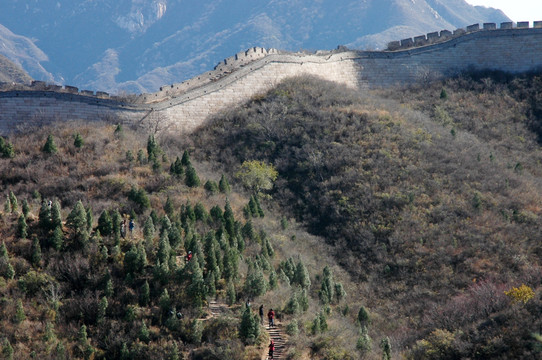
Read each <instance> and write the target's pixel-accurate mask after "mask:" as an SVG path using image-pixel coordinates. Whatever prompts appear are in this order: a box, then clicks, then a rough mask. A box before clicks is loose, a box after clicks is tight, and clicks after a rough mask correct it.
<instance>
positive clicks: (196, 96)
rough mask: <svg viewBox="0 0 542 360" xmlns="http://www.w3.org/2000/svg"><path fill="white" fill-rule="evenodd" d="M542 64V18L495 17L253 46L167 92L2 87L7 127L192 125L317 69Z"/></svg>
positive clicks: (2, 124) (452, 70) (333, 75)
mask: <svg viewBox="0 0 542 360" xmlns="http://www.w3.org/2000/svg"><path fill="white" fill-rule="evenodd" d="M540 68H542V22H534V24H533V27H532V28H531V27H529V23H528V22H519V23H517V24H514V23H501V24H500V27H497V25H496V24H494V23H485V24H483V26H482V27H480V25H479V24H474V25H471V26H468V27H467V28H466V29H457V30H455V31H454V32H451V31H447V30H442V31H440V32H433V33H429V34H427V35H421V36H417V37H414V38H413V39H412V38H409V39H404V40H401V41H394V42H391V43H389V45H388V49H387V50H384V51H353V50H348V49H342V48H338V49H337V50H333V51H318V52H316V53H312V54H307V53H288V52H283V51H278V50H275V49H271V50H266V49H263V48H257V47H254V48H251V49H249V50H247V51H246V52H241V53H239V54H236V55H235V56H232V57H231V58H228V59H225V60H224V61H222V62H220V63H219V64H218V65H217V66H216V67H215V69H214V70H213V71H209V72H206V73H204V74H201V75H199V76H197V77H195V78H193V79H190V80H187V81H184V82H182V83H179V84H172V85H168V86H163V87H162V88H160V91H158V92H156V93H151V94H141V95H137V96H136V95H134V96H131V97H118V96H110V95H109V94H107V93H104V92H96V93H94V92H93V91H86V90H82V91H79V89H77V88H74V87H71V86H64V87H61V86H58V85H50V84H46V83H43V82H40V81H35V82H33V83H32V84H29V85H26V86H22V85H21V86H19V87H14V86H13V85H10V86H4V87H2V86H0V133H9V132H12V131H15V130H17V129H18V128H20V125H40V124H47V123H50V122H53V121H72V120H83V121H93V120H108V119H112V120H113V121H115V122H122V123H124V124H130V125H137V126H142V127H153V128H154V129H155V130H158V131H176V132H190V131H193V130H194V129H196V128H197V127H198V126H200V125H201V124H203V123H204V121H205V120H206V119H207V118H208V117H209V116H211V115H213V114H217V113H219V112H220V111H224V110H225V109H227V108H229V107H232V106H234V105H236V104H241V103H243V102H244V101H247V100H248V99H250V98H251V97H253V96H254V95H256V94H259V93H263V92H265V91H267V90H269V89H270V88H272V87H273V86H274V85H275V84H277V83H278V82H280V81H281V80H283V79H285V78H287V77H292V76H299V75H313V76H317V77H320V78H323V79H325V80H329V81H333V82H337V83H340V84H344V85H345V86H348V87H351V88H357V89H367V88H375V87H388V86H394V85H404V84H409V83H413V82H418V81H429V80H432V79H438V78H442V77H446V76H452V75H454V74H457V73H459V72H461V71H465V70H485V69H490V70H501V71H505V72H510V73H522V72H526V71H532V70H538V69H540Z"/></svg>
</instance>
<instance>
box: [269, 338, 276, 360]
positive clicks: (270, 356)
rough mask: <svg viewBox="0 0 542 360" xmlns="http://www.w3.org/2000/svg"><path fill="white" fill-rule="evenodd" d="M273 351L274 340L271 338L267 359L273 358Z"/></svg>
mask: <svg viewBox="0 0 542 360" xmlns="http://www.w3.org/2000/svg"><path fill="white" fill-rule="evenodd" d="M273 352H275V342H274V341H273V340H271V343H270V344H269V359H273Z"/></svg>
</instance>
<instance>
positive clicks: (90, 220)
mask: <svg viewBox="0 0 542 360" xmlns="http://www.w3.org/2000/svg"><path fill="white" fill-rule="evenodd" d="M93 224H94V216H93V215H92V208H90V207H89V208H88V209H87V230H88V232H89V233H90V232H92V225H93Z"/></svg>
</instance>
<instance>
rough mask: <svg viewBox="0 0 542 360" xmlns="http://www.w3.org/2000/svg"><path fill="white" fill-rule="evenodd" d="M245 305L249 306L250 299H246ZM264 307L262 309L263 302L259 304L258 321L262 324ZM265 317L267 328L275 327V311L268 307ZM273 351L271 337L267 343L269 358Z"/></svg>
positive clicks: (271, 356)
mask: <svg viewBox="0 0 542 360" xmlns="http://www.w3.org/2000/svg"><path fill="white" fill-rule="evenodd" d="M246 306H247V307H249V306H250V300H247V302H246ZM264 313H265V311H264V309H263V304H262V305H260V308H259V314H260V321H261V323H262V325H263V317H264ZM267 319H268V320H269V328H272V327H273V328H274V327H275V311H274V310H273V309H269V311H268V312H267ZM274 352H275V342H274V341H273V339H271V342H270V343H269V357H268V358H269V359H273V353H274Z"/></svg>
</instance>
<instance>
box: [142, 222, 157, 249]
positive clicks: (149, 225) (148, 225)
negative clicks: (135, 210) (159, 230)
mask: <svg viewBox="0 0 542 360" xmlns="http://www.w3.org/2000/svg"><path fill="white" fill-rule="evenodd" d="M154 231H155V228H154V222H153V221H152V217H150V216H149V217H148V218H147V220H145V223H144V224H143V238H144V239H145V242H146V243H147V244H152V241H153V239H154Z"/></svg>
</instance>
